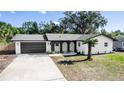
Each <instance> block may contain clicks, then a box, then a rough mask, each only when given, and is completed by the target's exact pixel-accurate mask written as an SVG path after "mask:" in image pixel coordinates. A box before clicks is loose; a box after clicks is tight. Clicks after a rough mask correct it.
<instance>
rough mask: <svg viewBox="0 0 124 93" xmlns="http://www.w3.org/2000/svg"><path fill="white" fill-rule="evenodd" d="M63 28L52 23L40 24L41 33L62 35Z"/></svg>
mask: <svg viewBox="0 0 124 93" xmlns="http://www.w3.org/2000/svg"><path fill="white" fill-rule="evenodd" d="M60 32H61V28H60V26H59V25H58V24H55V23H54V22H52V21H50V23H41V24H40V33H42V34H45V33H60Z"/></svg>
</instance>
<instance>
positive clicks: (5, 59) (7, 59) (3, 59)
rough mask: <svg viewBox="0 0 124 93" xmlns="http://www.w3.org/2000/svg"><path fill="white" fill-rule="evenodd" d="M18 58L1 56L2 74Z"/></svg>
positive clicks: (0, 67)
mask: <svg viewBox="0 0 124 93" xmlns="http://www.w3.org/2000/svg"><path fill="white" fill-rule="evenodd" d="M14 58H16V56H15V55H0V73H1V72H2V71H3V70H4V69H5V68H6V67H7V66H8V65H9V64H10V63H11V62H12V61H13V59H14Z"/></svg>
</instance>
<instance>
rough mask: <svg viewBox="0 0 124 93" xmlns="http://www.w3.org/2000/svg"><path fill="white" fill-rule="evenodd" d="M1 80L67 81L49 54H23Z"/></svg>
mask: <svg viewBox="0 0 124 93" xmlns="http://www.w3.org/2000/svg"><path fill="white" fill-rule="evenodd" d="M0 80H10V81H15V80H18V81H22V80H24V81H25V80H26V81H37V80H42V81H65V78H64V76H63V75H62V74H61V72H60V71H59V69H58V68H57V66H56V65H55V64H54V62H53V61H52V59H51V58H50V57H49V56H48V55H47V54H21V55H18V57H17V58H16V59H14V61H13V62H12V63H11V64H10V65H9V66H8V67H7V68H6V69H5V70H4V71H3V72H2V73H1V74H0Z"/></svg>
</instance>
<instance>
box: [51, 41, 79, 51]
mask: <svg viewBox="0 0 124 93" xmlns="http://www.w3.org/2000/svg"><path fill="white" fill-rule="evenodd" d="M50 45H51V52H55V53H76V52H77V45H76V41H51V42H50Z"/></svg>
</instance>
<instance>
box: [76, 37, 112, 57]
mask: <svg viewBox="0 0 124 93" xmlns="http://www.w3.org/2000/svg"><path fill="white" fill-rule="evenodd" d="M94 39H97V40H98V42H97V44H96V45H95V46H94V47H92V54H98V53H110V52H113V40H112V39H110V38H108V37H106V36H103V35H100V36H98V37H95V38H94ZM78 42H81V41H77V43H78ZM105 42H107V43H108V46H107V47H105V46H104V43H105ZM77 50H78V52H80V53H82V52H83V53H84V54H86V55H87V54H88V45H87V44H83V45H81V46H80V47H79V46H78V44H77Z"/></svg>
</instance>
